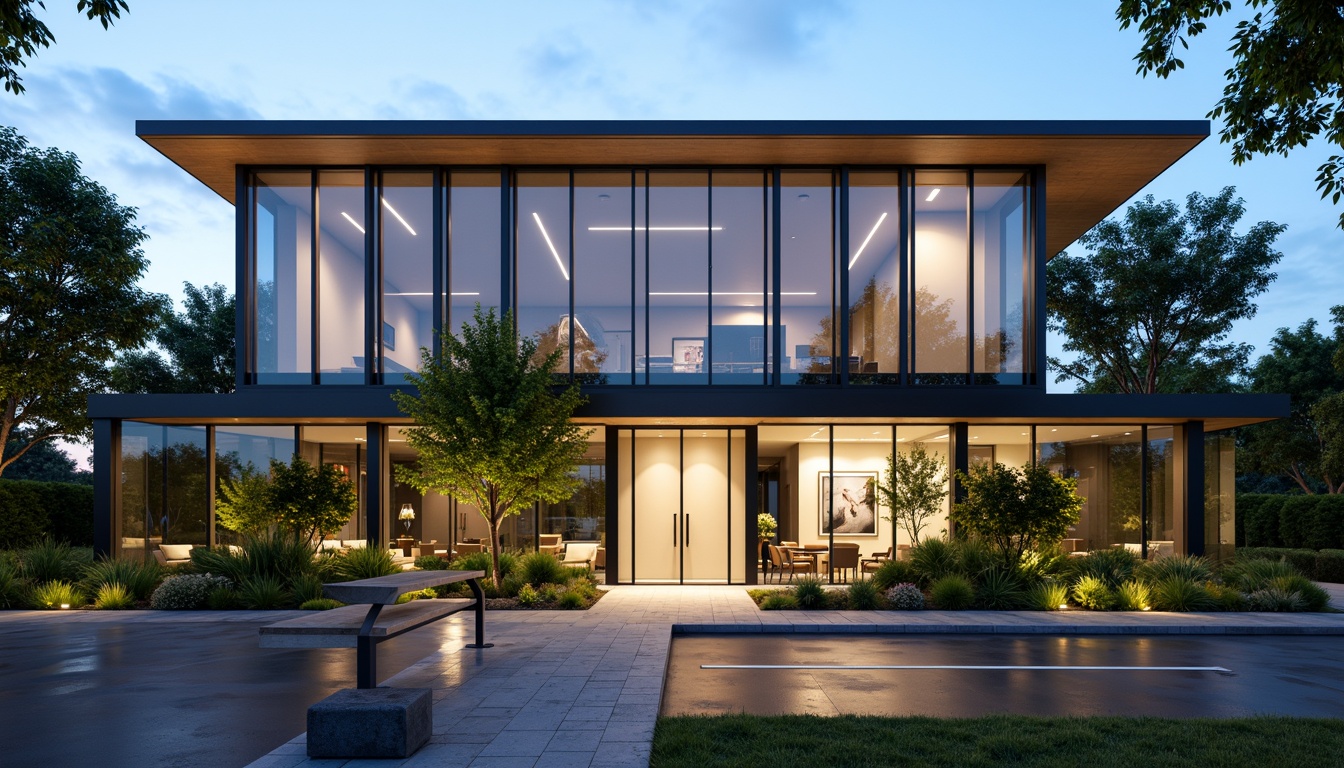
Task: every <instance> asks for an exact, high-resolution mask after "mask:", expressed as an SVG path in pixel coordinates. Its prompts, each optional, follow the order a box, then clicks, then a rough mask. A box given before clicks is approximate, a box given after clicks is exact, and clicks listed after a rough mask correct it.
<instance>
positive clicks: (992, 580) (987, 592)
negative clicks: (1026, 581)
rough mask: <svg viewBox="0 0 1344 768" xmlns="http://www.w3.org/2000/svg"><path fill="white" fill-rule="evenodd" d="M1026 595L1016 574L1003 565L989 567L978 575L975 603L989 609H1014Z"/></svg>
mask: <svg viewBox="0 0 1344 768" xmlns="http://www.w3.org/2000/svg"><path fill="white" fill-rule="evenodd" d="M1025 597H1026V593H1025V591H1024V590H1023V589H1022V582H1021V580H1020V579H1018V577H1017V574H1015V573H1013V572H1012V571H1010V570H1008V569H1007V568H1004V567H999V568H991V569H989V570H988V571H985V572H984V574H982V575H981V576H980V583H979V585H977V587H976V590H975V605H976V607H977V608H983V609H985V610H990V611H1015V610H1017V609H1018V608H1021V607H1022V603H1023V600H1024V599H1025Z"/></svg>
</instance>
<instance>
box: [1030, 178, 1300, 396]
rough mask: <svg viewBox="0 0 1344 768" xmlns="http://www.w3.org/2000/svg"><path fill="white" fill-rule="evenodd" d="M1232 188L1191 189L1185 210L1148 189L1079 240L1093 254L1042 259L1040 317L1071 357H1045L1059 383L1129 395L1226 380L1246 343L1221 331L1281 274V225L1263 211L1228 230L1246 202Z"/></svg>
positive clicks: (1222, 384) (1224, 384)
mask: <svg viewBox="0 0 1344 768" xmlns="http://www.w3.org/2000/svg"><path fill="white" fill-rule="evenodd" d="M1235 194H1236V190H1235V189H1234V188H1232V187H1227V188H1225V189H1223V190H1222V191H1221V192H1220V193H1219V194H1218V195H1216V196H1214V197H1205V196H1203V195H1201V194H1199V193H1198V192H1193V193H1191V194H1190V195H1189V197H1187V198H1186V210H1185V212H1184V213H1182V212H1181V210H1180V209H1179V208H1178V207H1177V205H1176V204H1175V203H1174V202H1172V201H1170V200H1167V201H1164V202H1161V203H1155V202H1154V201H1153V198H1152V196H1151V195H1149V196H1148V197H1146V198H1144V199H1143V200H1141V201H1139V202H1136V203H1134V204H1133V205H1131V206H1130V207H1129V209H1128V210H1126V211H1125V216H1124V220H1123V221H1117V220H1114V219H1107V220H1106V221H1103V222H1102V223H1100V224H1098V225H1097V226H1095V227H1093V228H1092V229H1091V230H1089V231H1088V232H1087V233H1086V234H1084V235H1083V236H1082V237H1081V238H1079V242H1080V243H1081V244H1082V245H1083V246H1084V247H1086V248H1088V249H1089V250H1091V251H1092V253H1091V254H1090V255H1089V256H1087V257H1077V256H1071V255H1069V254H1068V253H1060V254H1059V255H1058V256H1056V257H1055V258H1054V259H1052V260H1051V261H1050V264H1049V266H1048V267H1047V269H1046V295H1047V308H1048V311H1049V318H1048V327H1049V329H1050V330H1052V331H1057V332H1060V333H1062V334H1063V335H1064V336H1065V342H1064V349H1065V351H1068V352H1073V353H1075V354H1076V355H1077V357H1076V358H1074V359H1073V360H1070V361H1067V362H1066V361H1064V360H1061V359H1058V358H1053V357H1052V358H1051V359H1050V365H1051V367H1053V368H1055V370H1057V371H1058V373H1057V374H1056V376H1055V381H1057V382H1063V381H1068V380H1074V381H1076V382H1078V383H1079V384H1081V385H1082V387H1083V389H1084V390H1086V391H1094V392H1119V393H1126V394H1137V393H1143V394H1151V393H1158V392H1163V393H1179V392H1210V391H1219V390H1222V391H1226V390H1227V389H1228V387H1229V382H1230V381H1231V379H1232V378H1233V377H1234V376H1236V375H1238V374H1240V373H1241V372H1242V371H1243V370H1244V369H1245V367H1246V364H1247V360H1248V358H1249V356H1250V352H1251V347H1250V346H1249V345H1247V344H1238V343H1234V342H1228V341H1227V336H1228V333H1229V332H1230V331H1231V326H1232V323H1233V321H1235V320H1241V319H1244V318H1249V317H1253V316H1254V315H1255V312H1256V306H1255V303H1254V302H1253V301H1252V299H1253V298H1254V297H1256V296H1258V295H1260V294H1261V293H1263V292H1264V290H1265V289H1266V288H1268V287H1269V284H1270V283H1271V282H1272V281H1273V280H1274V278H1275V277H1276V276H1277V275H1275V274H1274V273H1273V272H1271V271H1270V267H1272V266H1273V265H1274V264H1276V263H1278V261H1279V259H1280V258H1282V256H1283V254H1282V253H1280V252H1278V251H1276V250H1274V248H1273V244H1274V240H1275V239H1276V238H1277V237H1278V236H1279V234H1280V233H1282V232H1283V230H1284V229H1285V227H1284V225H1282V224H1275V223H1273V222H1267V221H1265V222H1260V223H1258V224H1256V225H1254V226H1253V227H1251V228H1250V230H1249V231H1248V232H1247V233H1246V234H1245V235H1238V234H1236V232H1235V227H1236V225H1237V222H1238V221H1240V220H1241V217H1242V215H1243V213H1244V212H1245V209H1244V207H1243V205H1242V200H1241V199H1240V198H1234V195H1235Z"/></svg>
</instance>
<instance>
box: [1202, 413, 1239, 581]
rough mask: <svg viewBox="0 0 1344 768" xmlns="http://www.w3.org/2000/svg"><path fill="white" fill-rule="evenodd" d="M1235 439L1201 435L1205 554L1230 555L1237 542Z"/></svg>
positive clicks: (1216, 557)
mask: <svg viewBox="0 0 1344 768" xmlns="http://www.w3.org/2000/svg"><path fill="white" fill-rule="evenodd" d="M1235 451H1236V440H1235V438H1233V437H1232V435H1230V434H1208V435H1205V436H1204V553H1205V554H1206V555H1208V556H1209V557H1210V558H1211V559H1214V560H1227V559H1228V558H1230V557H1232V552H1233V544H1234V542H1235V541H1236V535H1237V531H1236V523H1237V518H1236V500H1237V489H1236V483H1237V466H1236V464H1237V462H1236V453H1235Z"/></svg>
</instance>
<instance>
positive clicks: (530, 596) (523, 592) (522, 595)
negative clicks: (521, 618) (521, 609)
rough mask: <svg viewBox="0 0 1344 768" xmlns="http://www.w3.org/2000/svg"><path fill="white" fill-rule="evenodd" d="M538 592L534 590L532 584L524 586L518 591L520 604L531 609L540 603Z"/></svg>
mask: <svg viewBox="0 0 1344 768" xmlns="http://www.w3.org/2000/svg"><path fill="white" fill-rule="evenodd" d="M540 599H541V598H540V597H538V595H537V590H535V589H533V588H532V585H531V584H524V585H523V586H522V587H520V588H519V589H518V604H519V605H522V606H525V607H528V608H531V607H532V606H534V605H536V604H537V603H538V602H539V601H540Z"/></svg>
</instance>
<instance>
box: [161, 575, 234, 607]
mask: <svg viewBox="0 0 1344 768" xmlns="http://www.w3.org/2000/svg"><path fill="white" fill-rule="evenodd" d="M231 586H232V582H230V581H229V580H228V579H226V578H224V577H223V576H216V575H214V574H210V573H183V574H177V575H173V576H169V577H168V578H166V579H164V580H163V583H162V584H160V585H159V587H158V589H156V590H154V594H152V595H150V598H149V607H150V608H153V609H154V610H157V611H195V610H199V609H200V608H201V606H203V605H205V599H206V597H208V596H209V594H210V592H211V591H212V590H214V589H216V588H217V587H226V588H227V587H231Z"/></svg>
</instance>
